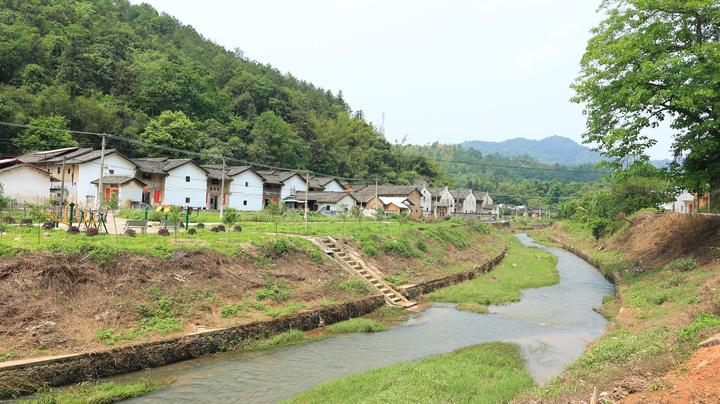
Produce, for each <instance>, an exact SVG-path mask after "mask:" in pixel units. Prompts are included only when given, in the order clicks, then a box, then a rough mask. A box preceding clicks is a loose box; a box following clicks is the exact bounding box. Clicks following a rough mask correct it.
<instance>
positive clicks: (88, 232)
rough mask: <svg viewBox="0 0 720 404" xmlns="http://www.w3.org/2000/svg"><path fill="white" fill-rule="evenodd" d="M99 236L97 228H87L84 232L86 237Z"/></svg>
mask: <svg viewBox="0 0 720 404" xmlns="http://www.w3.org/2000/svg"><path fill="white" fill-rule="evenodd" d="M98 234H99V232H98V229H97V227H88V228H87V229H86V230H85V235H86V236H88V237H93V236H97V235H98Z"/></svg>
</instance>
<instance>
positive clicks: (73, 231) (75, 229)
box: [67, 226, 80, 234]
mask: <svg viewBox="0 0 720 404" xmlns="http://www.w3.org/2000/svg"><path fill="white" fill-rule="evenodd" d="M67 232H68V233H70V234H78V233H80V229H78V227H77V226H70V227H68V229H67Z"/></svg>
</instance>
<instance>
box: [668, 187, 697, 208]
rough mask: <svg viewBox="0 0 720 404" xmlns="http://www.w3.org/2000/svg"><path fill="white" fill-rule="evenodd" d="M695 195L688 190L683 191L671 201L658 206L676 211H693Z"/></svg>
mask: <svg viewBox="0 0 720 404" xmlns="http://www.w3.org/2000/svg"><path fill="white" fill-rule="evenodd" d="M696 205H697V204H696V201H695V195H693V194H691V193H690V192H687V191H683V192H682V193H680V194H679V195H677V196H676V197H675V200H674V201H673V202H669V203H666V204H663V205H661V206H660V207H661V208H663V209H665V210H667V211H670V212H676V213H693V212H695V211H696V209H697V208H696Z"/></svg>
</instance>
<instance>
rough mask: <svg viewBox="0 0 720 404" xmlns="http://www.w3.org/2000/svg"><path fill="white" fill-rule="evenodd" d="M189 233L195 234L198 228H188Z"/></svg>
mask: <svg viewBox="0 0 720 404" xmlns="http://www.w3.org/2000/svg"><path fill="white" fill-rule="evenodd" d="M187 234H189V235H191V236H193V235H195V234H197V230H195V229H188V231H187Z"/></svg>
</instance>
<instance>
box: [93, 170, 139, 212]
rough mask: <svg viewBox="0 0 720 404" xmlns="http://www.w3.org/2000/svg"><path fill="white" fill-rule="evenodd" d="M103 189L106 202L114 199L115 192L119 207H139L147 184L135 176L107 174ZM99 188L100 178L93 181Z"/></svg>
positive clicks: (104, 178)
mask: <svg viewBox="0 0 720 404" xmlns="http://www.w3.org/2000/svg"><path fill="white" fill-rule="evenodd" d="M102 180H103V190H102V192H100V194H101V195H104V200H105V202H106V203H107V202H110V201H111V200H112V195H113V194H115V195H116V197H117V201H118V207H119V208H121V209H123V208H139V207H140V204H141V203H142V199H143V190H144V189H145V187H146V185H147V184H145V183H144V182H142V181H140V180H139V179H137V178H135V177H127V176H121V175H107V176H104V177H103V179H102ZM92 184H94V185H95V187H96V188H97V187H98V186H99V185H100V180H99V179H97V180H95V181H92ZM96 192H97V191H96Z"/></svg>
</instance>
